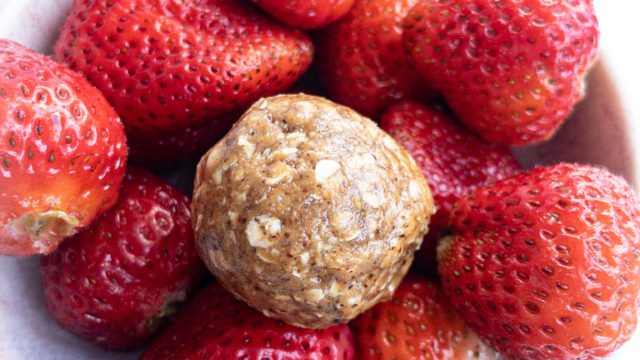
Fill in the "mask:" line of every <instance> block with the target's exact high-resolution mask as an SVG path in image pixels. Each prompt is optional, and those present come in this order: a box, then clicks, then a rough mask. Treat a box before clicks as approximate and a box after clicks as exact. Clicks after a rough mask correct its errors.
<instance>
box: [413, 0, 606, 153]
mask: <svg viewBox="0 0 640 360" xmlns="http://www.w3.org/2000/svg"><path fill="white" fill-rule="evenodd" d="M598 36H599V34H598V22H597V19H596V17H595V14H594V11H593V6H592V0H570V1H542V0H498V1H496V0H479V1H458V0H456V1H444V0H422V1H421V2H419V3H418V4H417V5H416V6H415V7H414V8H412V9H411V11H410V13H409V15H408V16H407V18H406V21H405V23H404V45H405V49H406V50H407V52H408V53H409V55H410V57H411V59H412V60H413V62H414V64H415V66H416V68H417V70H418V71H419V72H420V73H421V74H422V75H423V76H424V78H425V79H427V80H428V81H429V83H430V84H431V85H433V87H434V88H436V89H437V90H438V91H440V92H441V93H442V94H443V95H444V97H445V98H446V100H447V102H448V103H449V106H450V107H451V108H452V109H453V111H454V112H455V114H456V115H457V116H458V118H460V120H462V121H463V122H464V123H465V124H467V126H469V127H470V128H471V129H473V130H474V131H476V132H477V133H478V134H480V135H481V136H482V137H484V138H485V139H487V140H488V141H492V142H498V143H502V144H505V145H514V146H522V145H531V144H536V143H540V142H542V141H544V140H546V139H548V138H549V137H550V136H552V135H553V133H554V132H555V131H556V129H557V128H558V127H559V126H560V124H561V123H562V121H563V120H564V119H565V118H566V117H567V115H568V114H569V112H570V111H571V109H572V107H573V106H574V105H575V104H576V103H577V102H578V101H579V100H580V98H581V97H582V91H583V89H582V85H581V82H582V79H583V77H584V75H585V72H586V71H587V70H588V69H589V68H590V67H591V65H592V64H593V62H594V60H595V57H596V54H597V47H598Z"/></svg>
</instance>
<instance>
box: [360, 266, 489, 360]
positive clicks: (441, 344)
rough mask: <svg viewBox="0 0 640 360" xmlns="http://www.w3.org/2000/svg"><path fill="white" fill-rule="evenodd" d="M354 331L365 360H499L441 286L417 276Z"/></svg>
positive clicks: (368, 314)
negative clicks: (470, 326) (450, 300)
mask: <svg viewBox="0 0 640 360" xmlns="http://www.w3.org/2000/svg"><path fill="white" fill-rule="evenodd" d="M350 326H351V328H352V330H353V334H354V340H355V349H356V353H357V354H359V355H360V359H361V360H369V359H371V360H374V359H415V360H418V359H419V360H426V359H439V360H465V359H469V360H471V359H473V360H479V359H497V358H498V357H497V353H496V352H495V351H493V350H491V349H490V348H489V347H487V346H486V345H484V344H483V343H482V341H480V339H479V338H478V336H477V335H476V334H475V333H474V332H473V331H472V330H471V329H469V328H468V327H467V326H466V325H465V323H464V321H462V319H461V318H460V317H459V316H458V315H457V314H456V313H455V310H454V309H453V307H452V306H451V305H450V304H449V302H448V299H447V297H446V295H445V294H444V292H443V291H442V288H441V287H440V284H439V283H437V282H435V281H433V280H426V279H422V278H420V277H417V276H411V275H410V276H408V277H406V278H405V279H404V280H403V281H402V283H401V284H400V286H399V287H398V289H397V290H396V292H395V293H394V295H393V298H392V299H391V300H389V301H386V302H383V303H380V304H378V305H376V306H374V307H373V308H371V309H369V310H367V311H366V312H365V313H364V314H362V315H360V316H359V317H358V318H356V319H355V320H354V321H352V322H351V324H350Z"/></svg>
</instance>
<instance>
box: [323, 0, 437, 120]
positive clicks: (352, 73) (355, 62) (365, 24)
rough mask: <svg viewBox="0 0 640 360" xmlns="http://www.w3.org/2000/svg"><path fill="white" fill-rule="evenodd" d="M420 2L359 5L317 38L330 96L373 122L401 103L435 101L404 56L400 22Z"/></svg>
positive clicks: (384, 0) (383, 0) (359, 1)
mask: <svg viewBox="0 0 640 360" xmlns="http://www.w3.org/2000/svg"><path fill="white" fill-rule="evenodd" d="M417 2H418V0H356V1H355V3H354V5H353V7H352V8H351V10H350V11H349V12H348V13H347V15H345V16H344V17H343V18H341V19H340V20H339V21H337V22H335V23H333V24H331V25H330V26H328V27H327V28H325V29H322V30H320V31H319V32H318V43H317V45H318V56H317V61H318V68H319V69H320V74H321V76H322V79H323V81H324V83H325V85H326V87H327V90H328V92H329V95H331V97H332V98H333V99H334V100H336V101H337V102H340V103H342V104H344V105H347V106H350V107H352V108H353V109H355V110H357V111H359V112H361V113H362V114H364V115H367V116H369V117H374V118H375V117H377V116H378V115H379V114H380V113H381V112H382V111H383V110H384V109H386V108H387V107H388V106H389V105H391V104H393V103H395V102H396V101H398V100H400V99H423V98H428V97H431V96H433V95H434V93H433V91H432V89H431V88H430V86H429V85H427V84H426V83H425V81H424V80H421V79H420V78H419V76H416V72H415V70H414V69H413V67H412V66H411V64H410V62H409V58H408V57H407V56H406V55H405V54H404V52H403V50H402V26H401V25H402V22H403V20H404V17H405V16H406V15H407V14H408V12H409V9H410V8H411V6H413V5H414V4H415V3H417Z"/></svg>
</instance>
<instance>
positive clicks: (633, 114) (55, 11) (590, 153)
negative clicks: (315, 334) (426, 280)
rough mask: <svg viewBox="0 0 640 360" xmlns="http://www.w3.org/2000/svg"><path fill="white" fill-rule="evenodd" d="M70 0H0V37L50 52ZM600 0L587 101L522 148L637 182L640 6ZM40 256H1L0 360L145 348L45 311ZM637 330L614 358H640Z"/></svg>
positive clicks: (526, 155) (531, 158) (531, 160)
mask: <svg viewBox="0 0 640 360" xmlns="http://www.w3.org/2000/svg"><path fill="white" fill-rule="evenodd" d="M71 1H72V0H0V38H9V39H12V40H15V41H18V42H20V43H22V44H24V45H26V46H29V47H31V48H33V49H35V50H37V51H40V52H42V53H50V52H51V46H52V44H53V42H54V41H55V39H56V37H57V34H58V30H59V28H60V26H61V25H62V23H63V21H64V17H65V15H66V12H67V11H68V9H69V8H70V6H71ZM621 5H622V4H621V2H619V1H616V2H606V1H600V2H598V1H597V2H596V9H597V11H598V16H599V18H600V22H601V30H602V37H601V49H602V56H601V61H600V62H599V63H598V64H597V65H596V67H595V68H594V70H593V71H592V73H591V74H590V76H589V82H588V95H587V98H586V99H585V100H584V101H583V102H582V103H580V104H579V105H578V107H577V108H576V110H575V111H574V113H573V115H572V117H571V119H569V120H568V122H567V123H566V124H565V125H564V126H563V127H562V129H561V130H560V131H559V132H558V134H557V135H556V136H555V137H554V138H553V139H552V140H551V141H550V142H548V143H545V144H543V145H541V146H536V147H531V148H526V149H518V150H517V151H516V153H517V155H518V156H519V158H520V159H521V161H522V163H523V164H524V165H525V166H527V167H528V166H532V165H533V164H539V163H553V162H558V161H574V162H582V163H594V164H601V165H604V166H607V167H608V168H609V169H610V170H612V171H613V172H615V173H618V174H620V175H623V176H624V177H626V178H627V180H628V181H629V182H631V183H632V184H634V186H635V187H636V189H637V188H638V186H637V184H638V182H637V181H639V180H640V161H639V159H640V102H638V101H637V99H635V96H636V93H638V92H640V86H639V85H638V82H640V67H636V63H637V62H638V60H639V59H640V47H639V46H637V45H636V46H635V47H633V46H630V45H631V44H633V45H635V44H636V42H635V41H634V39H635V37H634V36H632V35H633V34H628V33H627V30H626V29H627V28H628V27H629V25H628V24H633V23H634V22H635V21H637V20H636V19H635V18H634V16H635V14H638V12H639V11H640V4H638V3H636V2H631V1H625V2H624V6H625V8H624V9H622V8H621ZM38 271H39V265H38V259H37V257H32V258H29V259H21V258H12V257H6V256H0V359H41V360H46V359H61V360H62V359H65V360H74V359H104V360H106V359H135V358H137V357H138V356H139V354H140V351H134V352H130V353H125V354H123V353H110V352H107V351H104V350H101V349H99V348H96V347H94V346H92V345H90V344H88V343H86V342H85V341H83V340H81V339H79V338H77V337H75V336H74V335H71V334H70V333H68V332H66V331H65V330H63V329H62V328H60V327H59V326H58V325H57V324H56V323H55V321H54V320H53V319H52V318H51V317H50V316H49V315H48V314H47V311H46V309H45V305H44V296H43V292H42V286H41V282H40V277H39V272H38ZM638 354H640V331H638V332H637V333H636V336H635V337H634V338H633V339H632V340H631V341H629V342H628V343H627V344H625V345H624V346H623V347H622V348H621V349H619V350H618V351H616V352H615V353H614V354H613V355H612V356H611V357H610V359H612V360H623V359H624V360H629V359H638V358H639V357H640V356H639V355H638Z"/></svg>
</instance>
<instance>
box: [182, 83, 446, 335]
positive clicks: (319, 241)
mask: <svg viewBox="0 0 640 360" xmlns="http://www.w3.org/2000/svg"><path fill="white" fill-rule="evenodd" d="M194 186H195V188H194V196H193V202H192V212H193V216H192V221H193V226H194V229H195V234H196V248H197V250H198V252H199V254H200V257H201V258H202V259H203V260H204V262H205V263H206V264H207V266H208V267H209V269H210V270H211V271H212V272H213V274H214V275H215V276H216V278H217V279H218V281H219V282H220V283H221V284H222V285H223V286H224V287H225V288H227V289H228V290H229V291H231V292H232V293H233V294H235V296H236V297H238V298H240V299H242V300H244V301H246V302H247V303H248V304H249V305H250V306H252V307H254V308H256V309H258V310H260V311H262V312H263V313H264V314H265V315H267V316H271V317H274V318H278V319H280V320H283V321H285V322H287V323H289V324H293V325H297V326H302V327H309V328H323V327H327V326H329V325H332V324H336V323H344V322H348V321H349V320H351V319H353V318H355V317H356V316H357V315H359V314H361V313H362V312H364V311H365V310H367V309H368V308H370V307H371V306H373V305H375V304H376V303H378V302H380V301H385V300H388V299H389V298H390V297H391V295H392V294H393V292H394V290H395V289H396V287H397V286H398V284H399V283H400V281H401V280H402V278H403V276H404V275H405V273H406V272H407V270H408V268H409V266H410V264H411V262H412V260H413V254H414V252H415V251H416V249H417V248H418V247H419V246H420V243H421V241H422V237H423V236H424V234H426V232H427V231H428V223H429V218H430V216H431V215H432V214H433V213H434V211H435V207H434V205H433V199H432V197H431V192H430V190H429V186H428V185H427V182H426V180H425V178H424V177H423V175H422V173H421V172H420V169H419V168H418V167H417V166H416V164H415V163H414V161H413V159H411V157H410V155H409V154H408V153H407V152H406V151H405V150H404V148H403V147H401V146H400V145H398V144H397V143H396V142H395V141H394V140H393V139H392V138H391V137H390V136H389V135H387V134H386V133H384V132H383V131H382V130H380V129H379V128H378V127H377V126H376V124H375V123H373V122H372V121H371V120H369V119H367V118H365V117H363V116H361V115H359V114H358V113H356V112H355V111H353V110H351V109H349V108H347V107H344V106H340V105H338V104H335V103H333V102H331V101H329V100H326V99H323V98H319V97H315V96H309V95H303V94H300V95H283V96H275V97H271V98H267V99H262V100H260V101H258V102H257V103H256V104H254V105H253V106H252V107H251V108H250V109H249V110H248V111H247V112H246V113H245V114H244V115H243V116H242V117H241V119H240V120H239V121H238V122H237V123H236V124H235V125H234V127H233V128H232V129H231V131H230V132H229V133H228V134H227V135H226V136H225V137H224V138H223V139H222V140H220V142H218V143H217V144H216V145H215V146H214V147H213V148H211V149H210V150H209V152H207V153H206V154H205V155H204V156H203V157H202V159H201V160H200V163H199V164H198V169H197V173H196V178H195V184H194Z"/></svg>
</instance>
